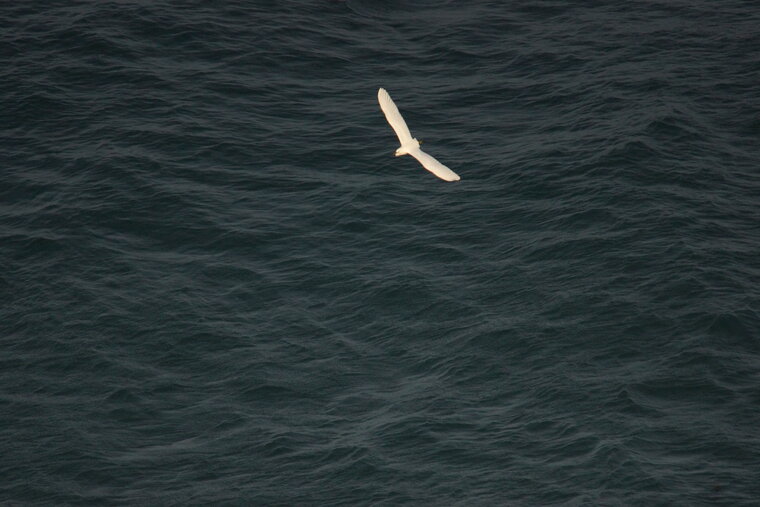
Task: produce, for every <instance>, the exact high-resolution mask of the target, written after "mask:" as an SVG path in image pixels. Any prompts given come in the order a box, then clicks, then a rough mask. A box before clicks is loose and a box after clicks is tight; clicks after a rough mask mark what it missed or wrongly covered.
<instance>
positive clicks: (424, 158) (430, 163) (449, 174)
mask: <svg viewBox="0 0 760 507" xmlns="http://www.w3.org/2000/svg"><path fill="white" fill-rule="evenodd" d="M409 155H411V156H413V157H414V158H416V159H417V160H418V161H419V163H420V164H422V167H424V168H425V169H427V170H428V171H430V172H431V173H433V174H435V175H436V176H438V177H439V178H441V179H442V180H446V181H459V175H458V174H457V173H455V172H454V171H452V170H451V169H449V168H448V167H446V166H445V165H443V164H441V163H440V162H438V161H437V160H436V159H434V158H433V157H432V156H430V155H428V154H427V153H425V152H424V151H422V150H421V149H419V148H415V149H413V150H410V151H409Z"/></svg>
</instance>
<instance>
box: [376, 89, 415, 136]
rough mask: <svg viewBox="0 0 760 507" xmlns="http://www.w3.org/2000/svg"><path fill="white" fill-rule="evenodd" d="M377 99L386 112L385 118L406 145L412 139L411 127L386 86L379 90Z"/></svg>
mask: <svg viewBox="0 0 760 507" xmlns="http://www.w3.org/2000/svg"><path fill="white" fill-rule="evenodd" d="M377 101H378V102H379V103H380V109H382V110H383V113H385V119H386V120H388V123H390V124H391V127H393V130H395V131H396V135H397V136H398V140H399V142H400V143H401V144H402V145H404V144H406V143H408V142H410V141H411V140H412V134H411V132H409V127H407V126H406V122H405V121H404V117H403V116H401V113H399V112H398V108H397V107H396V104H394V103H393V99H391V96H390V95H388V92H387V91H385V88H380V89H379V90H378V91H377Z"/></svg>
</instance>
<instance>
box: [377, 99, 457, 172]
mask: <svg viewBox="0 0 760 507" xmlns="http://www.w3.org/2000/svg"><path fill="white" fill-rule="evenodd" d="M377 101H378V102H379V103H380V109H382V110H383V113H385V119H386V120H388V123H390V124H391V127H393V130H394V131H396V135H397V136H398V140H399V142H400V143H401V146H400V147H399V148H398V149H397V150H396V156H397V157H400V156H401V155H411V156H413V157H414V158H416V159H417V161H418V162H419V163H420V164H422V167H424V168H425V169H427V170H428V171H430V172H431V173H433V174H435V175H436V176H438V177H439V178H441V179H442V180H446V181H459V175H458V174H457V173H455V172H454V171H452V170H451V169H449V168H448V167H446V166H445V165H443V164H441V163H440V162H438V161H437V160H436V159H434V158H433V157H431V156H430V155H428V154H427V153H425V152H424V151H422V150H421V149H420V142H419V141H418V140H417V139H415V138H413V137H412V133H411V132H409V127H407V126H406V122H405V121H404V118H403V117H402V116H401V113H399V112H398V108H397V107H396V104H394V103H393V99H391V96H390V95H388V92H387V91H385V88H380V89H379V90H378V91H377Z"/></svg>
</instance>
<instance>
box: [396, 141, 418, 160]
mask: <svg viewBox="0 0 760 507" xmlns="http://www.w3.org/2000/svg"><path fill="white" fill-rule="evenodd" d="M420 144H422V142H421V141H418V140H417V139H412V141H411V142H409V143H407V144H402V145H401V146H399V147H398V149H397V150H396V156H397V157H400V156H401V155H409V150H413V149H414V148H419V147H420Z"/></svg>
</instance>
